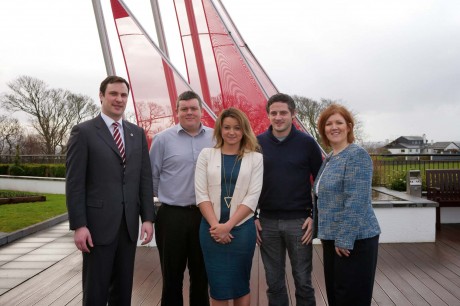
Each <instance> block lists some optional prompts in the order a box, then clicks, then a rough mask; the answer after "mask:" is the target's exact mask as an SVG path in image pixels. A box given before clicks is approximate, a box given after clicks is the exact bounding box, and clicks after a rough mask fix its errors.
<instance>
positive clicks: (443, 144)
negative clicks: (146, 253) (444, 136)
mask: <svg viewBox="0 0 460 306" xmlns="http://www.w3.org/2000/svg"><path fill="white" fill-rule="evenodd" d="M451 143H452V141H438V142H435V143H433V144H431V145H430V146H429V148H430V149H439V150H443V149H444V148H445V147H447V146H448V145H450V144H451Z"/></svg>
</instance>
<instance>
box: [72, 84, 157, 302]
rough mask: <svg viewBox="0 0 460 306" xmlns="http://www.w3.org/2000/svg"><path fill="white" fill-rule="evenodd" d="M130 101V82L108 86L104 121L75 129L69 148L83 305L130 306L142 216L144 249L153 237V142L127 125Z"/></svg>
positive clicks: (105, 86) (103, 92)
mask: <svg viewBox="0 0 460 306" xmlns="http://www.w3.org/2000/svg"><path fill="white" fill-rule="evenodd" d="M128 94H129V84H128V82H127V81H126V80H125V79H123V78H121V77H117V76H109V77H107V78H106V79H105V80H104V81H102V83H101V86H100V91H99V98H100V100H101V114H100V115H99V116H97V117H96V118H94V119H92V120H89V121H86V122H83V123H81V124H78V125H76V126H74V127H73V129H72V132H71V135H70V139H69V142H68V145H67V147H68V151H67V161H66V165H67V174H66V196H67V209H68V213H69V222H70V229H71V230H74V231H75V234H74V241H75V245H76V246H77V248H78V249H79V250H80V251H82V254H83V304H84V305H91V306H94V305H107V302H108V303H109V305H130V304H131V292H132V284H133V273H134V259H135V252H136V245H137V238H138V233H139V216H140V217H141V219H142V226H141V233H140V239H141V240H143V241H142V244H146V243H149V242H150V241H151V240H152V237H153V225H152V222H153V220H154V206H153V188H152V173H151V167H150V159H149V153H148V147H147V141H146V137H145V134H144V131H143V130H142V129H141V128H139V127H138V126H136V125H134V124H132V123H129V122H126V121H124V120H122V116H123V113H124V111H125V108H126V103H127V99H128ZM117 130H118V131H117ZM114 137H115V138H114ZM115 139H117V141H116V140H115Z"/></svg>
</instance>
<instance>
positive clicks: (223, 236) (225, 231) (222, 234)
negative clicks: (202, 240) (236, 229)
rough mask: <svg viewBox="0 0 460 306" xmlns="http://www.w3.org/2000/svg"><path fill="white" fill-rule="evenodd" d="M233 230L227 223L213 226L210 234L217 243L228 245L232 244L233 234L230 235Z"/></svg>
mask: <svg viewBox="0 0 460 306" xmlns="http://www.w3.org/2000/svg"><path fill="white" fill-rule="evenodd" d="M231 230H232V229H231V228H230V226H228V225H227V224H226V223H221V224H216V225H214V226H211V228H210V229H209V234H210V235H211V238H212V239H214V241H215V242H217V243H220V244H227V243H230V242H231V241H232V239H233V236H232V234H230V231H231Z"/></svg>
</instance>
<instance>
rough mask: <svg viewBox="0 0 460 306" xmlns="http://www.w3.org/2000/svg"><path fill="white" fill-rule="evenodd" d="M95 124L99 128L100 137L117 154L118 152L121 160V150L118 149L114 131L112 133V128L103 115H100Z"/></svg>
mask: <svg viewBox="0 0 460 306" xmlns="http://www.w3.org/2000/svg"><path fill="white" fill-rule="evenodd" d="M94 125H95V126H96V128H97V134H98V135H99V137H101V138H102V140H103V141H104V143H106V144H107V145H108V146H109V147H110V148H111V149H112V150H113V151H114V152H115V154H117V155H118V157H120V160H121V154H120V150H118V147H117V144H116V143H115V140H114V139H113V135H112V133H110V130H109V128H108V127H107V125H106V124H105V122H104V119H102V117H101V115H99V116H98V117H97V118H96V121H95V124H94ZM123 127H124V126H123ZM125 150H126V149H125Z"/></svg>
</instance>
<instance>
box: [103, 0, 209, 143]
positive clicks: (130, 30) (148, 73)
mask: <svg viewBox="0 0 460 306" xmlns="http://www.w3.org/2000/svg"><path fill="white" fill-rule="evenodd" d="M111 4H112V12H113V17H114V21H115V26H116V29H117V33H118V37H119V41H120V46H121V49H122V52H123V57H124V60H125V66H126V70H127V73H128V78H129V82H130V84H131V93H132V98H133V103H134V109H135V112H136V119H137V123H138V125H139V126H141V127H142V128H144V129H145V131H146V135H147V138H148V140H149V143H150V142H151V140H152V138H153V137H154V135H155V134H157V133H158V132H160V131H162V130H164V129H166V128H168V127H170V126H172V125H174V124H175V123H176V120H177V119H176V118H177V117H176V105H175V103H176V98H177V96H178V95H179V94H180V93H182V92H184V91H186V90H192V87H191V86H190V85H189V84H188V83H187V81H186V80H184V78H182V76H181V75H180V74H179V72H177V71H176V70H175V69H174V67H173V66H172V65H171V64H170V63H169V61H168V59H167V58H166V57H165V56H164V55H163V54H162V53H161V51H160V50H159V49H158V47H157V46H156V45H155V43H154V42H153V41H152V40H151V39H150V38H149V37H148V36H147V34H146V33H145V31H144V30H143V29H142V27H141V26H140V25H139V23H138V22H137V20H136V19H135V17H134V16H133V15H132V14H131V12H130V11H129V10H128V9H127V7H126V5H125V4H124V3H123V2H122V1H118V0H111ZM213 118H214V117H213V114H210V113H209V112H208V111H207V110H206V109H205V110H204V113H203V122H204V123H205V124H206V125H208V126H214V119H213Z"/></svg>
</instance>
